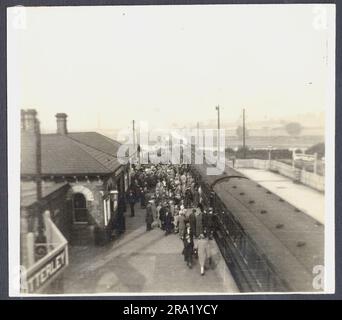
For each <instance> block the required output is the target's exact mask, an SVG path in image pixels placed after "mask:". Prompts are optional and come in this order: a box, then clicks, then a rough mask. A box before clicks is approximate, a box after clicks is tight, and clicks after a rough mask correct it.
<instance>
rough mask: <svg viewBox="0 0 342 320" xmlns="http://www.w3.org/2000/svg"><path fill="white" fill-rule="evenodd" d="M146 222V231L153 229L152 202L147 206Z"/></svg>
mask: <svg viewBox="0 0 342 320" xmlns="http://www.w3.org/2000/svg"><path fill="white" fill-rule="evenodd" d="M145 222H146V231H150V230H151V229H152V228H151V226H152V222H153V213H152V205H151V203H150V202H149V203H148V204H147V206H146V218H145Z"/></svg>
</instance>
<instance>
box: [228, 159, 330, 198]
mask: <svg viewBox="0 0 342 320" xmlns="http://www.w3.org/2000/svg"><path fill="white" fill-rule="evenodd" d="M234 167H235V168H237V169H238V168H254V169H262V170H270V171H274V172H276V173H279V174H281V175H283V176H285V177H287V178H290V179H292V180H294V181H295V182H299V183H302V184H304V185H306V186H308V187H311V188H313V189H315V190H318V191H321V192H324V190H325V181H324V176H320V175H318V174H314V173H312V172H308V171H305V170H303V169H302V170H300V169H298V168H294V167H292V166H289V165H287V164H285V163H282V162H279V161H276V160H272V161H269V160H259V159H237V160H236V162H235V165H234Z"/></svg>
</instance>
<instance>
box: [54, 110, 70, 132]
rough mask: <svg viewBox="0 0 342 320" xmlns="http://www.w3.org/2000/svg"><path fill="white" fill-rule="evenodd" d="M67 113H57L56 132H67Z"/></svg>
mask: <svg viewBox="0 0 342 320" xmlns="http://www.w3.org/2000/svg"><path fill="white" fill-rule="evenodd" d="M67 117H68V116H67V114H66V113H57V114H56V118H57V133H58V134H67V133H68V129H67Z"/></svg>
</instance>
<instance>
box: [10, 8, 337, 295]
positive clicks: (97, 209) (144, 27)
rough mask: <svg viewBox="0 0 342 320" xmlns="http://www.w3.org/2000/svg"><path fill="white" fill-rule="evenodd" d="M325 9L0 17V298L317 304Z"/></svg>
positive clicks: (325, 212)
mask: <svg viewBox="0 0 342 320" xmlns="http://www.w3.org/2000/svg"><path fill="white" fill-rule="evenodd" d="M335 40H336V38H335V5H334V4H323V3H322V4H318V3H315V4H310V3H306V4H226V5H224V4H220V5H219V4H216V5H211V4H206V5H108V6H101V5H94V6H12V7H8V8H7V123H8V126H7V133H8V135H7V137H8V140H7V145H8V236H9V239H8V241H9V248H8V255H9V261H8V262H9V296H10V297H55V296H62V297H73V296H79V297H82V296H113V297H118V296H154V297H157V296H159V297H160V296H170V295H171V296H204V295H206V296H208V295H210V296H214V297H215V296H216V297H218V296H227V295H236V296H244V295H246V294H253V295H260V294H272V295H279V294H329V293H330V294H331V293H334V292H335V223H334V221H335Z"/></svg>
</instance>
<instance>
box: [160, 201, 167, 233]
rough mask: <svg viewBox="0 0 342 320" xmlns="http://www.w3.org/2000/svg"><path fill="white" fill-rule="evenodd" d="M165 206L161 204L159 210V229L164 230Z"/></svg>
mask: <svg viewBox="0 0 342 320" xmlns="http://www.w3.org/2000/svg"><path fill="white" fill-rule="evenodd" d="M165 216H166V205H165V204H163V205H162V207H161V208H160V210H159V219H160V228H161V229H162V230H165Z"/></svg>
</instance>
